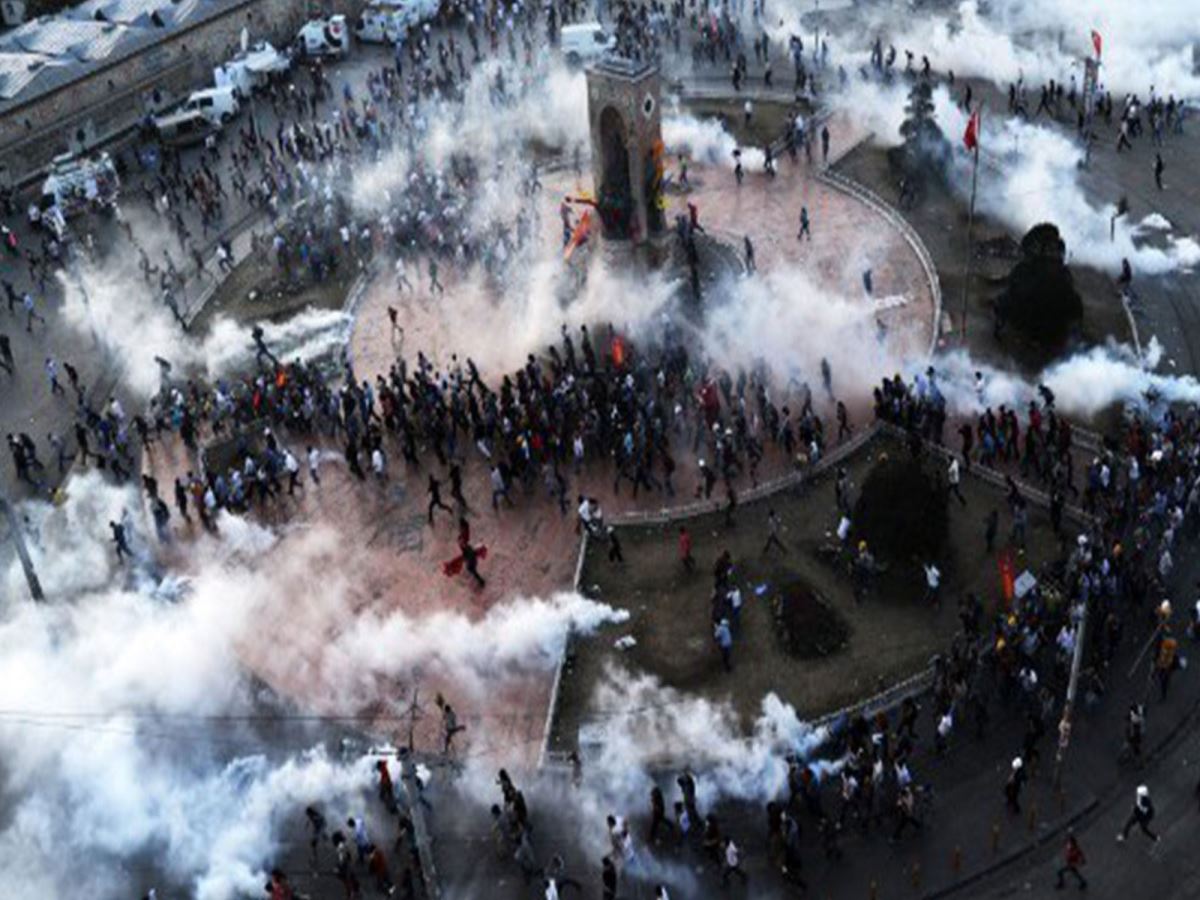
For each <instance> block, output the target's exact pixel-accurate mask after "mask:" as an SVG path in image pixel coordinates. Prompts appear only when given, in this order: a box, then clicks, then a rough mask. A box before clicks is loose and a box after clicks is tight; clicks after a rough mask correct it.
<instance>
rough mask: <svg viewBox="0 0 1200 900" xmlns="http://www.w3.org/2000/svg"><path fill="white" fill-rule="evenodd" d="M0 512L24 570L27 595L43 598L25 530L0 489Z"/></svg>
mask: <svg viewBox="0 0 1200 900" xmlns="http://www.w3.org/2000/svg"><path fill="white" fill-rule="evenodd" d="M0 512H3V513H4V516H5V518H7V519H8V530H9V531H10V532H11V533H12V542H13V547H15V548H16V550H17V557H18V558H19V559H20V560H21V568H22V569H24V570H25V581H26V582H27V583H28V584H29V595H30V596H31V597H33V599H34V600H38V601H42V600H45V599H46V595H45V594H43V593H42V583H41V582H40V581H38V577H37V572H36V571H35V570H34V568H33V558H32V557H31V556H30V555H29V548H28V547H26V546H25V532H24V531H23V530H22V528H21V522H20V520H19V519H18V518H17V511H16V510H15V509H14V508H13V505H12V504H11V503H10V502H9V501H8V497H6V496H5V495H4V493H3V491H0Z"/></svg>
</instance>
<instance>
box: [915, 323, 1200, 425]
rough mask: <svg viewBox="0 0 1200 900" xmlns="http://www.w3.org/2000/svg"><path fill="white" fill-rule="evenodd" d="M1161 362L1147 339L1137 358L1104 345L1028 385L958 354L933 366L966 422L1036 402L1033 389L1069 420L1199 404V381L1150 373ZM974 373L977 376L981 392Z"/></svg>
mask: <svg viewBox="0 0 1200 900" xmlns="http://www.w3.org/2000/svg"><path fill="white" fill-rule="evenodd" d="M1161 360H1162V347H1161V345H1160V344H1159V343H1158V341H1157V340H1154V339H1151V341H1150V343H1149V345H1148V346H1147V348H1146V350H1145V352H1144V353H1143V355H1142V356H1140V357H1139V356H1138V355H1137V354H1136V353H1135V352H1134V351H1133V350H1132V349H1131V348H1130V347H1128V346H1126V345H1124V344H1116V343H1111V342H1110V343H1107V344H1103V345H1099V346H1095V347H1091V348H1089V349H1087V350H1083V351H1080V352H1078V353H1075V354H1073V355H1071V356H1069V357H1067V358H1066V359H1063V360H1061V361H1059V362H1056V363H1054V364H1052V365H1050V366H1049V367H1047V368H1046V369H1045V370H1043V371H1042V372H1041V373H1040V374H1039V375H1038V377H1037V378H1036V379H1033V380H1026V379H1024V378H1022V377H1021V376H1020V375H1017V374H1014V373H1012V372H1006V371H1003V370H1000V369H996V368H994V367H992V366H988V365H982V364H980V363H978V362H976V361H974V360H972V359H971V358H970V357H969V356H968V355H967V354H966V353H965V352H963V351H961V350H955V351H951V352H949V353H943V354H940V355H939V356H938V358H937V359H936V360H935V361H934V363H933V365H934V367H935V369H936V371H937V379H938V386H939V389H940V390H941V392H942V394H943V395H944V396H945V397H946V399H947V402H948V403H949V405H950V408H951V409H952V410H954V411H955V412H956V413H958V414H960V415H967V416H969V415H974V414H977V413H980V412H982V411H983V409H984V407H986V406H990V407H992V408H993V409H994V408H995V407H997V406H999V405H1000V404H1004V405H1006V406H1008V407H1010V408H1016V409H1020V408H1022V407H1024V406H1025V405H1026V404H1028V403H1029V402H1030V401H1031V400H1036V399H1038V398H1037V385H1038V384H1044V385H1046V386H1047V387H1048V388H1050V390H1051V391H1053V392H1054V395H1055V405H1056V406H1057V407H1058V409H1060V410H1062V411H1063V412H1065V413H1067V414H1069V415H1072V416H1081V417H1087V416H1092V415H1095V414H1096V413H1098V412H1100V411H1102V410H1104V409H1107V408H1109V407H1111V406H1113V405H1132V406H1137V407H1143V408H1145V407H1149V406H1157V404H1159V403H1169V404H1173V403H1185V404H1196V403H1200V381H1197V380H1196V378H1195V377H1193V376H1191V375H1184V376H1176V375H1166V374H1162V373H1159V372H1155V371H1154V370H1155V368H1156V367H1157V366H1158V365H1159V363H1160V362H1161ZM907 371H908V372H909V374H910V375H916V374H917V372H919V371H922V368H921V367H920V366H918V365H916V364H911V365H910V366H909V367H908V369H907ZM976 372H979V373H981V374H982V375H983V389H982V391H981V392H980V391H978V390H977V386H976V380H975V373H976Z"/></svg>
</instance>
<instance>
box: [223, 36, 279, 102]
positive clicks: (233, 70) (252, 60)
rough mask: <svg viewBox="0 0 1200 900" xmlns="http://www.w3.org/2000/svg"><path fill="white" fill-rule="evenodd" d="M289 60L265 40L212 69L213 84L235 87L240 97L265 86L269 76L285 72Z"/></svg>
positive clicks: (247, 95)
mask: <svg viewBox="0 0 1200 900" xmlns="http://www.w3.org/2000/svg"><path fill="white" fill-rule="evenodd" d="M289 68H291V60H289V59H288V58H287V56H286V55H285V54H283V53H280V52H279V51H278V50H276V49H275V48H274V47H273V46H271V44H269V43H268V42H266V41H260V42H259V43H257V44H255V45H254V46H253V47H250V48H249V49H247V50H244V51H243V52H241V53H239V54H238V55H237V56H235V57H234V58H233V59H231V60H229V61H228V62H226V63H223V64H222V65H219V66H217V67H216V68H215V69H213V84H215V85H216V86H217V87H231V88H236V89H237V91H238V92H239V93H240V94H241V95H242V97H249V96H250V95H251V94H252V93H253V92H254V91H256V90H259V89H260V88H263V87H266V85H267V82H268V81H269V80H270V78H271V76H272V75H274V74H275V73H277V72H286V71H287V70H288V69H289Z"/></svg>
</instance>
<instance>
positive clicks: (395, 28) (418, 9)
mask: <svg viewBox="0 0 1200 900" xmlns="http://www.w3.org/2000/svg"><path fill="white" fill-rule="evenodd" d="M440 5H441V4H440V0H372V2H371V3H369V4H368V5H367V8H366V9H364V10H363V13H362V15H361V16H359V17H358V18H357V19H356V20H355V22H354V36H355V37H357V38H358V39H359V40H360V41H363V42H364V43H368V44H396V43H399V42H400V41H402V40H404V37H405V35H407V34H408V32H409V30H410V29H413V28H417V27H418V26H420V25H423V24H424V23H425V22H428V21H429V20H430V19H432V18H433V17H434V16H436V15H437V14H438V9H439V8H440Z"/></svg>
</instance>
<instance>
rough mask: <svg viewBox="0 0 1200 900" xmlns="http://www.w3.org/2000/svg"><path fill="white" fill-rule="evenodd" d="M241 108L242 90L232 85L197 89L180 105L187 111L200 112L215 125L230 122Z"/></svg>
mask: <svg viewBox="0 0 1200 900" xmlns="http://www.w3.org/2000/svg"><path fill="white" fill-rule="evenodd" d="M241 108H242V104H241V91H239V90H238V89H237V88H235V87H232V86H230V85H225V86H224V87H212V88H206V89H205V90H202V91H196V92H194V93H193V94H191V95H190V96H189V97H188V98H187V100H185V101H184V103H183V106H181V107H180V109H181V110H183V111H185V112H198V113H200V115H202V116H204V118H206V119H208V121H209V122H211V123H212V124H213V125H224V124H225V123H227V122H229V121H230V120H231V119H232V118H233V117H234V116H236V115H237V114H238V112H239V111H240V110H241Z"/></svg>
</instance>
